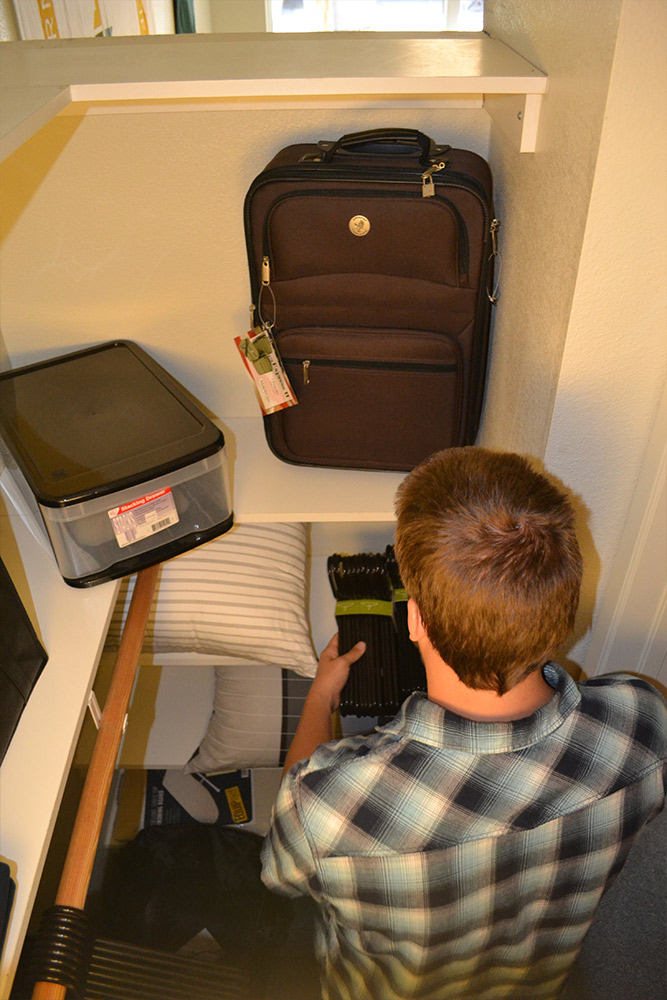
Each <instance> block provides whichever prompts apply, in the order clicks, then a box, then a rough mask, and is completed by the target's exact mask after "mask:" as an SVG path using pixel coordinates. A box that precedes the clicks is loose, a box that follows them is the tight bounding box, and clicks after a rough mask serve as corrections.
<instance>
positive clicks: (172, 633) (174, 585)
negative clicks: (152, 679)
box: [107, 524, 317, 677]
mask: <svg viewBox="0 0 667 1000" xmlns="http://www.w3.org/2000/svg"><path fill="white" fill-rule="evenodd" d="M306 548H307V537H306V525H305V524H238V525H235V526H234V528H232V530H231V531H229V532H228V533H227V534H226V535H223V536H221V537H220V538H216V539H214V540H213V541H211V542H207V543H206V544H205V545H201V546H199V548H196V549H192V550H191V551H189V552H186V553H184V554H183V555H181V556H176V557H175V558H174V559H170V560H168V561H167V562H165V563H163V564H162V567H161V570H160V577H159V580H158V585H157V588H156V593H155V597H154V598H153V605H152V607H151V611H150V614H149V618H148V625H147V627H146V635H145V638H144V646H143V649H144V652H149V653H153V654H159V653H166V654H171V653H188V654H191V653H196V654H202V655H204V656H207V657H208V658H209V662H210V657H211V656H213V657H221V658H222V657H233V658H234V661H235V662H237V663H238V660H239V658H241V659H244V660H254V661H255V662H258V663H262V664H266V663H270V664H274V665H275V666H277V667H286V668H289V669H291V670H294V671H295V672H296V673H298V674H301V675H303V676H306V677H312V676H313V675H314V673H315V670H316V669H317V659H316V656H315V652H314V650H313V644H312V640H311V637H310V631H309V627H308V622H307V617H306ZM133 586H134V577H133V578H131V580H130V581H129V583H128V584H127V586H124V587H123V588H122V589H121V593H120V596H119V599H118V602H117V604H116V608H115V610H114V613H113V616H112V619H111V625H110V627H109V633H108V637H107V647H117V646H118V643H119V641H120V634H121V631H122V627H123V624H124V621H125V617H126V615H127V609H128V607H129V602H130V598H131V596H132V590H133ZM188 662H189V663H192V657H190V656H189V657H188Z"/></svg>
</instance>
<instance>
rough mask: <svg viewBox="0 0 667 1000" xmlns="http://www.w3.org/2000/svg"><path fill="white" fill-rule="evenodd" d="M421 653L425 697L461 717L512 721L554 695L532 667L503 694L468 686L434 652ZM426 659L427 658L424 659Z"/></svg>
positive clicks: (532, 711)
mask: <svg viewBox="0 0 667 1000" xmlns="http://www.w3.org/2000/svg"><path fill="white" fill-rule="evenodd" d="M434 655H435V657H436V660H435V661H434V659H433V657H432V656H429V655H428V654H426V655H425V656H424V666H425V667H426V676H427V681H428V697H429V699H430V700H431V701H434V702H436V703H437V704H438V705H442V707H443V708H447V709H449V710H450V711H452V712H456V714H457V715H461V716H463V717H464V718H465V719H472V720H474V721H475V722H512V721H514V720H516V719H525V718H527V717H528V716H529V715H532V714H533V713H534V712H536V711H537V710H538V709H539V708H542V706H543V705H546V703H547V702H548V701H550V700H551V698H552V697H553V695H554V693H555V692H554V690H553V688H552V687H550V686H549V685H548V684H547V682H546V681H545V679H544V677H543V676H542V671H541V670H534V671H533V672H532V674H529V675H528V676H527V677H525V678H524V679H523V680H522V681H519V683H518V684H516V685H515V686H514V687H513V688H510V690H509V691H507V692H506V694H503V695H499V694H496V692H495V691H484V690H479V689H475V688H469V687H467V685H465V684H464V683H463V682H462V681H461V680H460V679H459V677H458V675H457V674H456V673H455V672H454V671H453V670H452V668H451V667H450V666H449V665H448V664H447V663H444V662H443V661H442V659H441V658H440V657H439V656H437V654H434ZM427 661H430V662H427Z"/></svg>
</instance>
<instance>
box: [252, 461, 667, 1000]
mask: <svg viewBox="0 0 667 1000" xmlns="http://www.w3.org/2000/svg"><path fill="white" fill-rule="evenodd" d="M395 550H396V555H397V559H398V563H399V569H400V572H401V576H402V578H403V582H404V584H405V587H406V589H407V592H408V595H409V603H408V624H409V628H410V636H411V638H412V640H413V641H414V642H415V643H417V645H418V647H419V651H420V653H421V656H422V659H423V661H424V665H425V668H426V675H427V685H428V696H426V695H423V694H420V693H415V694H413V695H411V696H410V697H409V698H408V699H407V701H406V702H405V703H404V705H403V706H402V708H401V711H400V712H399V714H398V716H397V717H396V719H394V721H393V722H391V723H389V724H388V725H385V726H382V727H381V728H379V729H378V730H377V732H376V733H374V734H373V735H372V736H370V737H353V738H347V739H343V740H340V741H338V742H331V739H332V733H331V728H330V727H331V712H332V711H333V710H334V709H335V708H336V707H337V704H338V700H339V695H340V691H341V689H342V687H343V685H344V683H345V680H346V678H347V676H348V672H349V669H350V667H351V666H352V664H353V663H354V662H355V661H356V660H357V659H358V658H359V657H360V656H361V655H362V653H363V648H364V647H363V644H360V645H357V646H355V647H354V648H353V649H352V650H350V651H349V652H345V653H344V654H342V655H339V652H338V648H337V640H336V637H334V639H332V641H331V642H330V643H329V645H328V646H327V648H326V649H325V650H324V652H323V654H322V657H321V659H320V664H319V667H318V671H317V676H316V678H315V680H314V682H313V685H312V687H311V690H310V693H309V695H308V698H307V701H306V705H305V707H304V711H303V715H302V719H301V723H300V725H299V729H298V731H297V734H296V736H295V738H294V742H293V744H292V747H291V749H290V753H289V755H288V760H287V764H286V774H285V777H284V780H283V783H282V786H281V789H280V793H279V796H278V800H277V802H276V806H275V810H274V815H273V820H272V826H271V830H270V831H269V834H268V836H267V839H266V842H265V845H264V849H263V874H262V878H263V880H264V882H265V883H266V885H267V886H269V887H270V888H272V889H275V890H277V891H279V892H282V893H286V894H288V895H298V894H305V895H310V896H311V897H312V898H313V899H314V900H315V901H316V903H317V904H318V905H319V925H318V940H317V947H318V958H319V960H320V963H321V968H322V989H323V997H324V998H326V1000H364V998H371V1000H398V998H400V1000H407V998H419V1000H465V998H470V1000H496V998H500V997H508V998H512V1000H532V998H536V1000H537V998H540V1000H545V998H552V997H556V996H557V995H558V992H559V990H560V988H561V986H562V985H563V982H564V980H565V979H566V977H567V974H568V971H569V970H570V967H571V965H572V963H573V961H574V959H575V957H576V955H577V953H578V951H579V948H580V946H581V943H582V941H583V938H584V936H585V934H586V931H587V930H588V927H589V926H590V923H591V921H592V919H593V916H594V913H595V910H596V907H597V904H598V902H599V900H600V897H601V895H602V893H603V891H604V889H605V888H606V886H607V884H608V883H609V881H610V879H611V878H612V877H613V876H614V875H615V874H616V873H617V872H618V870H619V869H620V867H621V866H622V864H623V862H624V861H625V858H626V856H627V854H628V851H629V850H630V847H631V845H632V843H633V842H634V840H635V838H636V836H637V834H638V833H639V832H640V831H641V829H642V828H643V827H644V826H645V825H646V823H647V822H649V821H650V820H651V819H652V818H653V817H654V816H655V815H657V814H658V813H659V811H660V810H661V808H662V806H663V804H664V798H665V757H666V736H665V734H666V731H667V726H666V722H667V712H666V709H665V704H664V701H663V700H662V698H661V696H660V695H659V694H658V693H657V691H655V690H654V688H653V687H652V686H651V685H649V684H647V683H646V682H644V681H642V680H639V679H638V678H633V677H630V676H627V675H611V676H606V677H596V678H594V679H592V680H590V681H588V682H585V683H583V684H581V685H577V684H575V683H574V681H573V680H572V679H571V678H570V677H569V675H568V674H567V673H566V672H565V671H564V670H563V669H562V668H561V667H560V666H558V665H557V664H555V663H553V662H551V657H552V656H553V655H554V653H555V651H556V649H557V648H558V647H559V646H560V644H561V643H562V642H563V641H564V640H565V639H566V638H567V636H568V635H569V634H570V632H571V630H572V627H573V623H574V616H575V612H576V609H577V604H578V599H579V586H580V580H581V555H580V552H579V547H578V544H577V540H576V536H575V527H574V514H573V511H572V508H571V506H570V504H569V502H568V500H567V499H566V497H565V496H564V495H563V493H561V491H560V490H558V489H557V488H556V487H555V486H554V485H552V484H551V482H549V480H547V478H546V477H544V476H542V475H540V474H538V473H537V472H535V471H533V469H532V468H531V467H530V466H529V464H528V463H527V462H526V461H525V460H524V459H523V458H521V457H519V456H518V455H513V454H500V453H493V452H489V451H486V450H483V449H480V448H462V449H452V450H449V451H445V452H439V453H437V454H436V455H433V456H431V458H429V459H427V460H426V461H425V462H423V463H422V464H421V465H420V466H418V467H417V468H416V469H415V470H413V472H411V473H410V474H409V475H408V476H407V478H406V479H405V481H404V482H403V484H402V485H401V487H400V489H399V493H398V499H397V529H396V541H395ZM628 667H629V668H631V667H632V664H628ZM352 669H354V668H353V667H352Z"/></svg>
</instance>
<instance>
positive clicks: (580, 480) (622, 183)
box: [546, 0, 667, 672]
mask: <svg viewBox="0 0 667 1000" xmlns="http://www.w3.org/2000/svg"><path fill="white" fill-rule="evenodd" d="M665 52H667V4H665V3H664V0H624V4H623V11H622V15H621V21H620V26H619V32H618V41H617V45H616V51H615V55H614V64H613V69H612V75H611V81H610V86H609V95H608V100H607V106H606V109H605V119H604V128H603V131H602V138H601V141H600V150H599V156H598V161H597V166H596V171H595V178H594V183H593V191H592V197H591V202H590V209H589V213H588V218H587V223H586V232H585V237H584V242H583V247H582V253H581V258H580V261H579V268H578V272H577V281H576V287H575V293H574V300H573V304H572V311H571V315H570V319H569V324H568V330H567V340H566V344H565V351H564V354H563V360H562V365H561V371H560V376H559V381H558V386H557V391H556V400H555V406H554V412H553V419H552V423H551V428H550V432H549V442H548V446H547V451H546V462H547V464H548V466H549V467H550V468H551V469H553V470H554V471H555V472H557V473H558V474H559V475H560V476H562V478H563V479H565V480H566V482H567V483H568V484H569V485H570V486H571V487H572V489H574V490H575V491H576V492H577V493H578V494H579V496H581V498H582V501H583V503H584V505H585V506H586V508H587V509H588V511H589V512H590V517H589V527H590V532H591V536H592V537H591V542H590V545H591V546H594V551H589V552H588V560H587V564H588V567H589V573H588V575H587V578H586V585H585V589H584V599H583V602H582V625H583V624H585V620H587V619H590V617H591V616H592V614H593V611H594V610H595V613H596V614H597V609H599V608H600V606H601V604H602V600H603V598H604V597H605V593H606V589H607V585H608V581H609V578H610V574H611V572H612V569H613V568H614V562H615V559H616V554H617V551H618V550H619V544H620V542H621V538H622V536H623V532H624V527H625V524H626V519H627V516H628V511H629V509H630V504H631V501H632V498H633V494H634V492H635V487H636V484H637V482H638V478H639V475H640V471H642V464H643V461H644V456H645V452H646V448H647V443H648V440H649V436H650V433H651V429H652V427H653V423H654V420H655V418H656V413H657V410H658V405H659V401H660V398H661V395H662V392H663V389H664V386H665V379H666V374H667V242H666V240H665V233H666V232H667V60H665ZM662 435H663V440H664V438H665V436H667V426H663V427H662ZM657 474H658V469H657V466H656V468H655V469H646V468H644V470H643V475H644V477H646V476H648V481H649V482H654V481H656V480H655V477H657ZM663 474H664V472H663ZM662 496H663V498H664V493H663V494H662ZM648 497H649V490H648V487H647V488H646V499H647V500H648ZM662 517H663V518H667V510H663V513H662ZM636 530H637V531H638V532H640V534H641V531H642V528H641V524H640V521H639V519H636ZM640 545H641V538H638V539H637V545H636V546H635V549H636V550H637V551H638V550H639V547H640ZM626 549H627V539H626ZM630 549H631V550H632V546H630ZM596 567H597V568H596ZM627 568H628V570H629V569H630V566H629V565H628V567H627ZM665 568H666V567H665V565H664V563H663V562H662V559H661V556H660V554H659V549H657V548H656V549H654V550H651V548H650V547H649V551H648V552H647V556H646V563H645V566H644V568H643V569H642V574H643V577H642V579H639V578H637V580H636V581H635V580H634V579H633V584H632V585H633V586H636V587H641V586H644V587H648V588H649V592H650V591H651V589H652V588H653V592H654V594H655V595H656V600H657V599H658V595H659V594H660V591H661V588H662V585H663V582H664V579H665ZM620 572H621V574H622V567H621V568H620ZM618 575H619V567H618V566H617V567H616V576H617V577H618ZM616 586H617V588H621V587H622V585H620V584H617V585H616ZM631 609H632V601H628V602H627V612H626V615H627V620H620V621H617V622H616V623H615V624H616V627H617V628H619V629H620V638H622V637H623V634H624V633H627V634H628V635H632V634H634V632H635V631H636V630H637V628H638V627H640V628H641V629H643V628H644V626H645V622H644V620H643V618H642V619H640V622H639V623H638V622H635V621H633V620H631V619H632V610H631ZM645 611H646V609H645ZM598 638H599V637H598ZM598 645H599V644H598ZM587 648H588V635H586V637H585V638H584V640H583V641H582V642H579V643H578V644H577V646H576V647H575V649H574V650H573V656H574V658H575V659H577V661H578V662H583V661H584V657H585V653H586V650H587ZM625 666H626V669H629V670H631V669H633V668H634V666H635V665H634V664H633V663H627V664H626V665H625ZM587 668H588V669H589V670H590V671H591V672H593V671H594V670H595V664H594V663H590V662H589V663H587Z"/></svg>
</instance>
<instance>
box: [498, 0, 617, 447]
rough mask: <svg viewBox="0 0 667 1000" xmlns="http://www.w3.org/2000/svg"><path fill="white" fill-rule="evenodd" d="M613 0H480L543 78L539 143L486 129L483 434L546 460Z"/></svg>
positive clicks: (605, 78)
mask: <svg viewBox="0 0 667 1000" xmlns="http://www.w3.org/2000/svg"><path fill="white" fill-rule="evenodd" d="M620 8H621V0H486V6H485V26H486V28H487V30H488V31H489V32H490V33H491V34H492V35H493V36H495V37H497V38H499V39H500V40H501V41H503V42H506V43H507V44H508V45H509V46H510V47H511V48H513V49H515V50H516V51H517V52H520V53H521V55H522V56H524V57H525V58H526V59H528V60H530V61H531V62H532V63H533V64H534V65H535V66H537V67H538V68H539V69H541V70H542V71H543V72H545V73H547V74H548V76H549V83H548V91H547V94H546V96H545V97H544V99H543V102H542V112H541V117H540V129H539V134H538V148H537V152H536V153H535V154H534V155H531V154H526V153H519V152H518V151H517V150H516V148H515V147H514V145H513V144H512V143H511V142H510V141H509V140H507V139H505V137H504V136H503V135H502V134H501V133H500V132H496V131H494V133H493V134H492V137H491V147H490V160H491V163H492V165H493V169H494V176H495V180H496V201H497V206H496V208H497V212H496V214H497V215H498V218H499V219H501V222H502V229H501V231H500V235H501V248H502V252H503V261H502V274H501V286H500V303H499V307H498V309H497V314H496V317H495V327H494V337H493V348H492V355H491V362H492V364H491V369H490V370H491V375H490V379H489V386H488V395H487V405H486V411H485V419H484V425H483V441H484V443H487V444H488V445H489V446H491V447H500V448H507V447H509V448H513V449H516V450H517V451H520V452H526V453H529V454H532V455H535V456H537V457H538V458H542V457H544V452H545V449H546V444H547V437H548V434H549V425H550V422H551V411H552V407H553V402H554V397H555V393H556V385H557V381H558V372H559V370H560V365H561V358H562V353H563V347H564V344H565V339H566V335H567V328H568V321H569V314H570V308H571V304H572V297H573V294H574V288H575V282H576V278H577V266H578V260H579V254H580V251H581V242H582V239H583V234H584V227H585V225H586V215H587V212H588V202H589V198H590V193H591V185H592V183H593V174H594V170H595V161H596V157H597V150H598V143H599V139H600V132H601V129H602V119H603V114H604V108H605V103H606V99H607V88H608V84H609V74H610V72H611V64H612V58H613V54H614V44H615V40H616V30H617V24H618V17H619V12H620Z"/></svg>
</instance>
